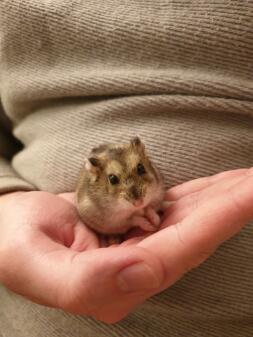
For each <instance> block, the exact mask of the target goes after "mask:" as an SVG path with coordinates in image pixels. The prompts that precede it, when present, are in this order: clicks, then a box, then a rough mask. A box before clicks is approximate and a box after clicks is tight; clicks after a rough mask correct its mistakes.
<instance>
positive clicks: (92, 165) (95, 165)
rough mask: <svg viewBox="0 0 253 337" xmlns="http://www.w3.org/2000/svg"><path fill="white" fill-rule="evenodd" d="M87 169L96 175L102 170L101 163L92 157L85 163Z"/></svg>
mask: <svg viewBox="0 0 253 337" xmlns="http://www.w3.org/2000/svg"><path fill="white" fill-rule="evenodd" d="M85 168H86V170H87V171H89V172H92V173H96V172H97V171H98V170H99V169H100V168H101V163H100V161H99V159H98V158H96V157H90V158H87V159H86V161H85Z"/></svg>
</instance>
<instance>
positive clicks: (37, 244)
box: [0, 169, 253, 323]
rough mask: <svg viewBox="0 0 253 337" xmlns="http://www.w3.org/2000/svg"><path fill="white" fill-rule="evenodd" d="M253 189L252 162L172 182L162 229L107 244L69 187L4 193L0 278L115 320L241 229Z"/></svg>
mask: <svg viewBox="0 0 253 337" xmlns="http://www.w3.org/2000/svg"><path fill="white" fill-rule="evenodd" d="M252 190H253V169H240V170H235V171H229V172H223V173H221V174H218V175H215V176H212V177H206V178H200V179H197V180H193V181H190V182H187V183H184V184H182V185H179V186H176V187H174V188H172V189H171V190H169V191H168V192H167V193H166V199H167V200H168V201H170V202H173V204H172V206H171V207H170V208H169V209H168V210H167V212H166V214H165V216H164V219H163V223H162V229H161V230H160V231H158V232H156V233H153V234H145V235H144V233H141V232H138V233H137V232H132V233H131V234H130V235H129V238H128V239H127V240H126V241H124V242H123V243H122V244H120V245H116V246H115V245H114V246H111V247H108V248H100V243H99V240H98V237H97V236H96V235H95V234H94V233H93V232H91V231H90V230H89V229H88V227H86V226H85V225H83V224H82V223H81V221H80V219H79V218H78V215H77V211H76V208H75V206H74V204H73V194H64V195H53V194H50V193H46V192H18V193H10V194H7V195H3V196H1V197H0V221H1V225H0V281H1V282H2V283H3V284H5V285H6V286H7V287H8V288H10V289H11V290H13V291H14V292H16V293H18V294H21V295H23V296H25V297H27V298H29V299H31V300H32V301H35V302H37V303H40V304H44V305H47V306H51V307H56V308H61V309H63V310H66V311H69V312H72V313H80V314H83V315H90V316H92V317H94V318H97V319H99V320H102V321H104V322H107V323H113V322H117V321H119V320H120V319H122V318H124V317H125V316H126V315H127V314H128V313H129V312H130V311H131V310H133V309H134V308H135V307H136V306H137V305H139V304H140V303H142V302H143V301H145V300H146V299H147V298H149V297H150V296H152V295H154V294H156V293H159V292H161V291H162V290H163V289H165V288H168V287H170V286H171V285H172V284H174V283H175V282H176V281H177V280H178V279H180V278H181V277H182V276H183V275H184V274H185V273H186V272H188V271H189V270H191V269H192V268H195V267H197V266H198V265H199V264H201V263H202V262H203V261H204V260H206V259H207V258H208V257H209V256H210V255H211V254H212V253H213V252H214V251H215V250H216V249H217V247H218V246H219V245H220V244H221V243H222V242H224V241H225V240H227V239H229V238H230V237H231V236H233V235H235V234H236V233H238V232H239V231H240V230H241V229H242V227H243V226H244V224H246V223H247V222H248V221H249V220H251V219H252V218H253V207H252V204H253V193H252Z"/></svg>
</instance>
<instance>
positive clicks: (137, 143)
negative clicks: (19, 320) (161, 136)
mask: <svg viewBox="0 0 253 337" xmlns="http://www.w3.org/2000/svg"><path fill="white" fill-rule="evenodd" d="M130 144H131V146H132V147H134V148H137V149H140V150H144V148H145V146H144V144H143V143H142V142H141V140H140V138H139V137H137V136H136V137H134V138H132V139H131V140H130Z"/></svg>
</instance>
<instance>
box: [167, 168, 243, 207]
mask: <svg viewBox="0 0 253 337" xmlns="http://www.w3.org/2000/svg"><path fill="white" fill-rule="evenodd" d="M248 171H249V169H246V168H243V169H238V170H232V171H224V172H221V173H217V174H215V175H213V176H208V177H201V178H197V179H194V180H191V181H187V182H185V183H182V184H180V185H177V186H174V187H172V188H170V189H169V190H168V191H167V192H166V194H165V199H166V200H168V201H176V200H178V199H181V198H183V197H185V196H186V195H188V194H191V193H195V192H199V191H201V190H203V189H204V188H207V187H209V186H211V185H213V184H216V183H218V182H220V181H222V180H223V179H227V178H233V177H239V176H243V175H246V174H247V172H248Z"/></svg>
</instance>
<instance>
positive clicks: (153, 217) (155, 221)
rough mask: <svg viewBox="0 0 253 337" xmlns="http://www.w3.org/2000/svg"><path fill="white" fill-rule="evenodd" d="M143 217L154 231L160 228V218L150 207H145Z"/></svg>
mask: <svg viewBox="0 0 253 337" xmlns="http://www.w3.org/2000/svg"><path fill="white" fill-rule="evenodd" d="M145 217H146V218H147V219H148V220H149V222H150V223H151V224H152V225H153V226H154V227H155V228H156V229H157V228H158V227H159V226H160V223H161V219H160V216H159V215H158V214H157V213H156V211H155V210H154V209H153V208H152V207H147V208H146V209H145Z"/></svg>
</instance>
